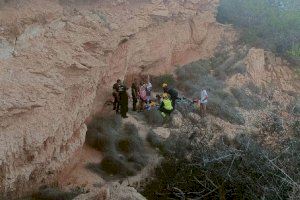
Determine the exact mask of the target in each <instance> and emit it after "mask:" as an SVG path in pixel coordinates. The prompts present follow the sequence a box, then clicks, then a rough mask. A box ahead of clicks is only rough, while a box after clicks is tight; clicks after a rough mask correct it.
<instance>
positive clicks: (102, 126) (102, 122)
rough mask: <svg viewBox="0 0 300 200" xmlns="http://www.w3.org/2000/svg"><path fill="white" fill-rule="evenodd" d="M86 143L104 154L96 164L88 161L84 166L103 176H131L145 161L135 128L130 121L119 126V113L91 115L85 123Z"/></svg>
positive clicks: (143, 150)
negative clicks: (100, 115)
mask: <svg viewBox="0 0 300 200" xmlns="http://www.w3.org/2000/svg"><path fill="white" fill-rule="evenodd" d="M86 143H87V144H88V145H90V146H92V147H94V148H96V149H98V150H100V151H102V152H103V154H104V159H103V160H102V161H101V163H100V164H88V165H87V168H88V169H90V170H92V171H94V172H97V173H101V174H102V175H104V176H105V173H106V174H109V175H115V176H117V177H119V176H121V177H124V176H129V175H134V174H135V173H136V172H137V171H139V170H141V169H142V168H143V167H144V166H145V165H146V164H147V156H146V152H145V149H144V143H143V140H142V139H141V138H140V136H139V134H138V129H137V127H136V126H135V125H134V124H130V123H126V124H124V125H123V126H122V122H121V119H120V117H119V116H115V117H106V118H104V117H95V118H94V119H93V121H92V122H91V123H90V124H89V125H88V131H87V135H86ZM110 178H111V177H110Z"/></svg>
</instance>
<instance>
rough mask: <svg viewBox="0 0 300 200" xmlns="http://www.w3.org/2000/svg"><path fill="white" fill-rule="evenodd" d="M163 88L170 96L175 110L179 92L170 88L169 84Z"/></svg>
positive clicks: (165, 84)
mask: <svg viewBox="0 0 300 200" xmlns="http://www.w3.org/2000/svg"><path fill="white" fill-rule="evenodd" d="M162 88H163V90H164V93H167V94H169V95H170V98H171V101H172V107H173V109H175V105H176V99H178V92H177V91H176V90H175V89H174V88H169V86H168V84H167V83H164V84H162Z"/></svg>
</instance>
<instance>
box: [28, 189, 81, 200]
mask: <svg viewBox="0 0 300 200" xmlns="http://www.w3.org/2000/svg"><path fill="white" fill-rule="evenodd" d="M83 193H85V191H84V190H83V189H81V188H79V187H78V188H74V189H71V191H69V192H66V191H62V190H61V189H60V188H58V187H48V186H43V187H41V188H40V189H39V191H38V192H37V193H36V194H33V195H32V197H30V198H26V199H28V200H71V199H74V198H75V197H77V196H78V195H80V194H83Z"/></svg>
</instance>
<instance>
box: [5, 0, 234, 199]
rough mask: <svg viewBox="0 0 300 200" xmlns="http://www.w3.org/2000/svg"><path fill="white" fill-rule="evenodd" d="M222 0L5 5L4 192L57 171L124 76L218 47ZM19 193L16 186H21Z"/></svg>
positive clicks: (36, 0) (223, 33)
mask: <svg viewBox="0 0 300 200" xmlns="http://www.w3.org/2000/svg"><path fill="white" fill-rule="evenodd" d="M217 3H218V1H217V0H213V1H209V0H185V1H183V0H174V1H160V0H156V1H154V0H153V1H146V0H145V1H120V0H118V1H88V3H83V2H82V1H81V2H79V1H68V2H63V3H62V1H47V0H28V1H22V3H21V4H20V3H19V4H18V1H16V2H14V3H12V4H10V5H7V6H5V7H3V8H1V10H0V96H1V99H0V178H1V179H0V193H1V194H2V196H4V195H7V194H9V193H10V192H12V191H16V190H17V193H22V192H24V191H25V189H26V188H28V187H29V186H35V185H34V184H32V183H41V182H47V181H49V180H52V178H53V177H54V175H55V174H56V172H57V171H58V170H60V169H61V167H62V166H63V165H64V164H65V163H66V162H68V161H69V160H70V159H71V158H74V154H75V155H76V151H78V150H80V148H81V146H82V144H83V143H84V138H85V132H86V125H85V120H86V119H87V117H88V116H90V114H91V113H92V112H93V111H95V110H97V109H99V108H100V107H101V106H103V103H104V102H105V100H107V98H108V97H109V96H110V93H111V91H110V88H111V85H112V84H113V82H114V81H115V80H116V79H117V78H123V77H125V76H126V75H130V74H140V73H141V74H156V75H157V74H163V73H166V72H171V71H172V69H173V66H175V65H182V64H186V63H188V62H191V61H193V60H197V59H200V58H208V57H210V56H212V55H213V53H214V51H215V49H216V48H217V46H218V44H219V42H220V41H221V40H222V39H223V38H224V37H225V38H227V39H228V38H229V39H232V38H234V36H233V31H232V30H231V29H230V28H226V27H223V26H221V25H219V24H217V23H216V21H215V12H216V6H217ZM14 194H16V192H14Z"/></svg>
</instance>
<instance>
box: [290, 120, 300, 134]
mask: <svg viewBox="0 0 300 200" xmlns="http://www.w3.org/2000/svg"><path fill="white" fill-rule="evenodd" d="M292 128H293V131H294V134H295V136H296V137H299V138H300V121H299V120H297V121H294V123H293V125H292Z"/></svg>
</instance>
